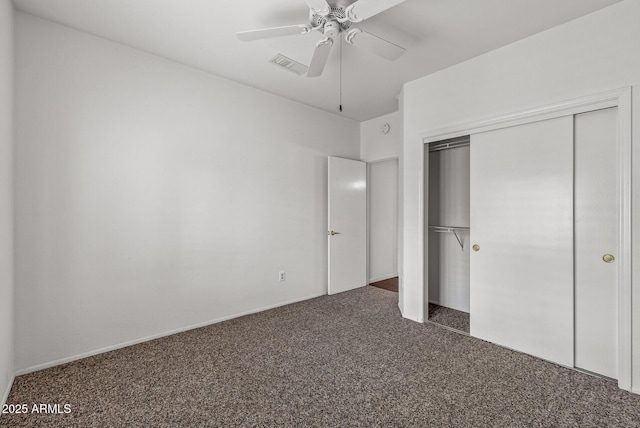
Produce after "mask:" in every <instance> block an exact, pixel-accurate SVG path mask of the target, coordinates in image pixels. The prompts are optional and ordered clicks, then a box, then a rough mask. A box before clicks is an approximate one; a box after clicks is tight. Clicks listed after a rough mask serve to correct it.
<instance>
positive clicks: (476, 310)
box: [470, 116, 574, 366]
mask: <svg viewBox="0 0 640 428" xmlns="http://www.w3.org/2000/svg"><path fill="white" fill-rule="evenodd" d="M470 146H471V156H470V164H471V168H470V169H471V174H470V177H471V219H470V220H471V221H470V226H471V232H470V240H471V244H472V252H471V283H470V308H471V335H472V336H475V337H478V338H480V339H484V340H488V341H490V342H493V343H497V344H499V345H503V346H507V347H509V348H512V349H516V350H519V351H522V352H526V353H529V354H532V355H536V356H538V357H541V358H544V359H547V360H550V361H554V362H557V363H559V364H563V365H567V366H573V313H574V312H573V117H572V116H566V117H561V118H557V119H551V120H546V121H540V122H534V123H529V124H525V125H520V126H514V127H510V128H504V129H499V130H496V131H489V132H484V133H480V134H475V135H472V136H471V145H470Z"/></svg>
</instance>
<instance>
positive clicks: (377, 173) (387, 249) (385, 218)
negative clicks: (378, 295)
mask: <svg viewBox="0 0 640 428" xmlns="http://www.w3.org/2000/svg"><path fill="white" fill-rule="evenodd" d="M368 175H369V176H368V183H369V186H368V210H367V212H368V225H369V227H368V237H369V239H368V243H369V245H368V252H367V253H368V263H367V266H368V269H367V272H368V277H367V278H368V284H369V285H373V286H377V287H378V288H383V289H385V290H389V291H395V292H397V291H398V159H397V158H392V159H385V160H381V161H377V162H370V163H369V164H368Z"/></svg>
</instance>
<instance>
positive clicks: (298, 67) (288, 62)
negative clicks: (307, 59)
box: [269, 54, 309, 76]
mask: <svg viewBox="0 0 640 428" xmlns="http://www.w3.org/2000/svg"><path fill="white" fill-rule="evenodd" d="M269 62H270V63H271V64H275V65H277V66H278V67H282V68H284V69H285V70H289V71H291V72H293V73H296V74H297V75H298V76H301V75H303V74H304V73H306V72H307V69H308V68H309V67H307V66H306V65H304V64H300V63H299V62H298V61H294V60H292V59H291V58H287V57H286V56H284V55H282V54H278V55H276V56H274V57H273V58H271V59H270V60H269Z"/></svg>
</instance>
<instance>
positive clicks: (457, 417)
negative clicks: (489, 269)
mask: <svg viewBox="0 0 640 428" xmlns="http://www.w3.org/2000/svg"><path fill="white" fill-rule="evenodd" d="M8 402H9V403H68V404H70V405H71V406H72V412H71V413H70V414H66V415H38V414H29V415H20V416H18V415H13V416H8V415H3V416H1V417H0V425H2V426H51V427H65V426H80V427H106V426H110V427H131V426H139V427H189V426H220V427H222V426H224V427H226V426H325V427H338V426H407V427H427V426H433V427H470V426H474V427H487V426H489V427H506V426H508V427H532V426H533V427H611V426H619V427H639V426H640V396H636V395H632V394H630V393H627V392H624V391H621V390H619V389H618V388H617V386H616V384H615V383H613V382H611V381H606V380H603V379H600V378H596V377H592V376H588V375H585V374H581V373H578V372H575V371H573V370H569V369H565V368H562V367H559V366H556V365H554V364H551V363H547V362H544V361H541V360H539V359H537V358H534V357H530V356H527V355H524V354H520V353H517V352H513V351H510V350H507V349H504V348H500V347H498V346H494V345H491V344H489V343H487V342H483V341H481V340H477V339H474V338H471V337H468V336H465V335H462V334H458V333H455V332H452V331H449V330H446V329H443V328H440V327H438V326H434V325H430V324H427V325H422V324H418V323H415V322H412V321H408V320H405V319H403V318H401V317H400V314H399V312H398V308H397V294H395V293H391V292H389V291H385V290H381V289H377V288H374V287H364V288H361V289H358V290H355V291H352V292H347V293H342V294H339V295H336V296H325V297H320V298H317V299H313V300H309V301H306V302H302V303H297V304H294V305H289V306H285V307H282V308H278V309H273V310H270V311H267V312H263V313H259V314H254V315H249V316H245V317H242V318H239V319H235V320H231V321H227V322H224V323H220V324H216V325H212V326H209V327H205V328H200V329H197V330H192V331H189V332H186V333H181V334H176V335H173V336H170V337H166V338H163V339H158V340H154V341H151V342H147V343H143V344H140V345H135V346H131V347H128V348H125V349H121V350H117V351H113V352H108V353H105V354H102V355H99V356H95V357H91V358H87V359H84V360H81V361H77V362H74V363H69V364H65V365H62V366H58V367H54V368H51V369H47V370H43V371H40V372H36V373H32V374H29V375H25V376H21V377H18V378H17V379H16V382H15V384H14V387H13V389H12V391H11V395H10V397H9V401H8Z"/></svg>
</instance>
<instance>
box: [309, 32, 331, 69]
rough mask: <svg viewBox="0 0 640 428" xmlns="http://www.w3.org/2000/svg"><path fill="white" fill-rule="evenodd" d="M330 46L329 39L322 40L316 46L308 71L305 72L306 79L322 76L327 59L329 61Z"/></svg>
mask: <svg viewBox="0 0 640 428" xmlns="http://www.w3.org/2000/svg"><path fill="white" fill-rule="evenodd" d="M331 46H333V39H329V38H326V39H322V40H320V41H319V42H318V44H316V50H315V51H314V52H313V58H311V64H309V71H307V77H318V76H320V75H321V74H322V71H323V70H324V66H325V65H326V64H327V59H329V52H331Z"/></svg>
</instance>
